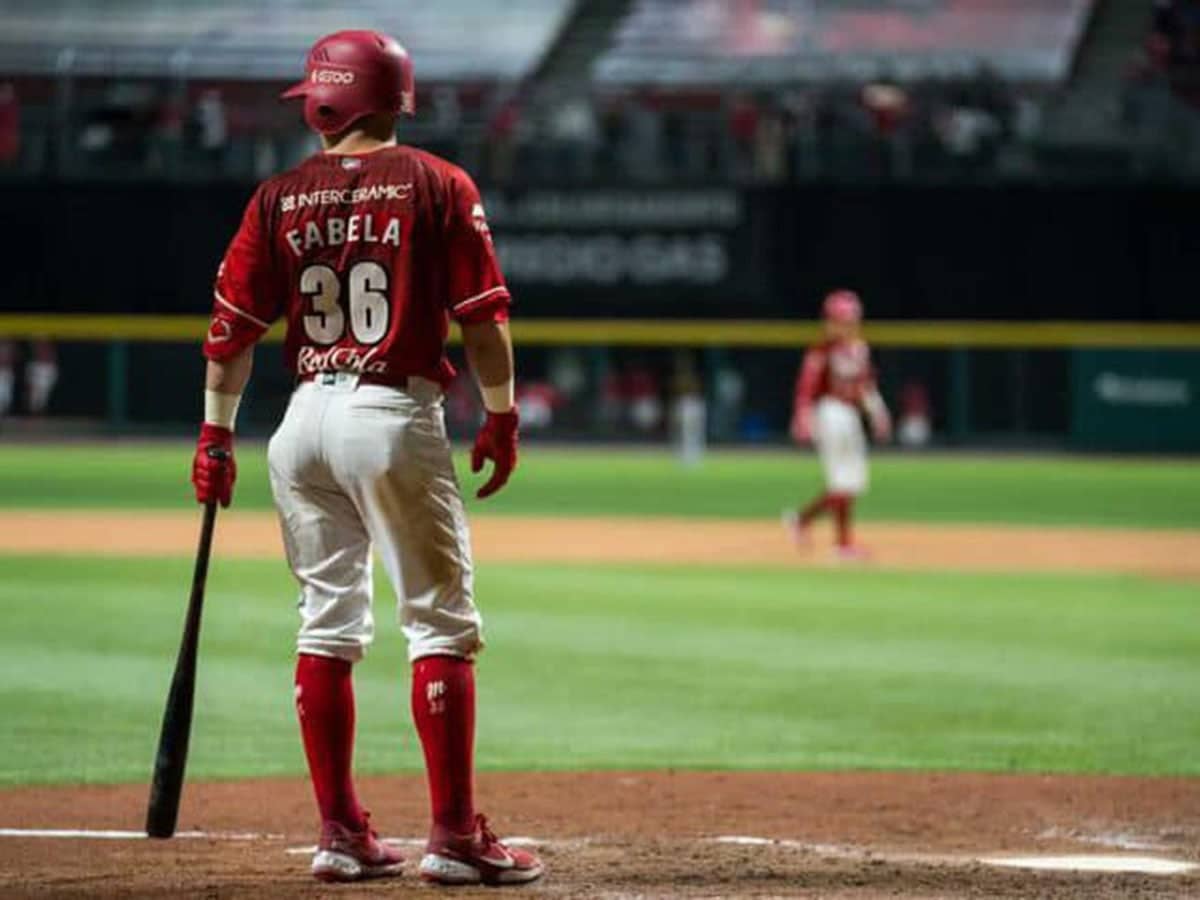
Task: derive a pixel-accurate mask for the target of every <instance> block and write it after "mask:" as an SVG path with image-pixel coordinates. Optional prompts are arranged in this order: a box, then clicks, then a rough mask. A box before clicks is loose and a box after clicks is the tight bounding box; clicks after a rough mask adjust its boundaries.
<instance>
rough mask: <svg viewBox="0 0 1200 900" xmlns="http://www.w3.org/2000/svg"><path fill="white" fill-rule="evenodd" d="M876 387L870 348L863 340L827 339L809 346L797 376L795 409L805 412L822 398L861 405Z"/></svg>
mask: <svg viewBox="0 0 1200 900" xmlns="http://www.w3.org/2000/svg"><path fill="white" fill-rule="evenodd" d="M874 386H875V369H874V367H873V366H872V365H871V348H870V347H869V346H867V342H866V341H864V340H863V339H862V338H851V339H849V340H826V341H822V342H821V343H819V344H816V345H814V346H813V347H810V348H809V350H808V352H807V353H805V354H804V362H803V363H802V364H801V366H800V371H799V373H798V374H797V375H796V406H797V408H798V409H804V408H806V407H808V406H811V405H813V404H814V403H816V402H817V401H818V400H820V399H821V398H822V397H834V398H836V399H838V400H842V401H844V402H846V403H850V404H853V405H854V406H860V405H861V404H862V401H863V398H864V397H866V395H867V393H868V391H870V390H871V389H872V388H873V387H874Z"/></svg>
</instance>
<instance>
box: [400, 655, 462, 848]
mask: <svg viewBox="0 0 1200 900" xmlns="http://www.w3.org/2000/svg"><path fill="white" fill-rule="evenodd" d="M412 712H413V719H414V720H415V721H416V723H417V733H418V734H419V735H420V736H421V746H422V747H423V748H424V750H425V771H426V773H427V775H428V778H429V799H430V802H431V803H432V806H433V821H434V824H435V825H440V826H442V827H443V828H447V829H449V830H450V831H452V832H454V833H455V834H466V833H467V832H469V831H471V830H472V829H473V828H474V827H475V759H474V756H475V667H474V665H473V664H472V663H471V662H470V661H468V660H465V659H461V658H459V657H457V656H426V657H423V658H421V659H418V660H417V661H416V662H415V663H413V680H412Z"/></svg>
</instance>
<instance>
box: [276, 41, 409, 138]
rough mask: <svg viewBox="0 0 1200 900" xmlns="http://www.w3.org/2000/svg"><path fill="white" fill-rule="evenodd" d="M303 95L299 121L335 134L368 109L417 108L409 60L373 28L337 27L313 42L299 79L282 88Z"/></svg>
mask: <svg viewBox="0 0 1200 900" xmlns="http://www.w3.org/2000/svg"><path fill="white" fill-rule="evenodd" d="M281 96H282V98H283V99H285V100H290V99H291V98H293V97H303V98H304V121H305V122H307V123H308V127H309V128H311V129H312V130H313V131H319V132H320V133H321V134H337V133H338V132H339V131H344V130H345V129H346V128H348V127H349V126H350V125H351V124H353V123H354V122H355V121H356V120H358V119H361V118H362V117H363V116H369V115H370V114H371V113H377V112H388V113H393V114H399V113H403V114H404V115H406V116H412V115H415V114H416V111H417V93H416V85H415V83H414V82H413V67H412V60H411V59H410V58H409V56H408V51H407V50H405V49H404V48H403V47H401V46H400V44H399V43H398V42H397V41H396V39H395V38H390V37H388V36H387V35H386V34H381V33H380V32H378V31H337V32H334V33H333V34H328V35H326V36H325V37H323V38H321V39H320V40H319V41H317V42H316V43H315V44H313V47H312V50H310V51H309V53H308V61H307V62H306V63H305V65H304V80H303V81H301V82H300V83H299V84H296V85H293V86H292V87H290V88H288V89H287V90H286V91H284V92H283V94H282V95H281Z"/></svg>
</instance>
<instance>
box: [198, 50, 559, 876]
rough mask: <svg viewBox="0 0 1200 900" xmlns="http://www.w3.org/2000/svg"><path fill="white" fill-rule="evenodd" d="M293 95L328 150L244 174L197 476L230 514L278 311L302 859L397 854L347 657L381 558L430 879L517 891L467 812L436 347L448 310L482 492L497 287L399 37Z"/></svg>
mask: <svg viewBox="0 0 1200 900" xmlns="http://www.w3.org/2000/svg"><path fill="white" fill-rule="evenodd" d="M284 97H286V98H291V97H295V98H299V99H302V100H303V101H304V119H305V121H306V122H307V123H308V125H309V127H310V128H311V129H312V130H313V131H315V132H317V133H318V134H319V135H320V138H321V143H322V147H323V152H320V153H317V154H316V155H315V156H312V157H310V158H309V159H307V160H305V161H304V162H302V163H301V164H300V165H299V166H297V167H296V168H294V169H292V170H290V171H288V172H285V173H283V174H282V175H278V176H276V177H274V178H271V179H269V180H267V181H266V182H264V183H263V184H262V185H260V186H259V188H258V190H257V191H255V193H254V196H253V198H252V199H251V200H250V203H249V205H248V206H247V208H246V213H245V216H244V218H243V219H242V224H241V227H240V228H239V229H238V232H237V234H236V235H235V236H234V238H233V241H232V243H231V244H230V245H229V249H228V251H227V252H226V254H225V259H224V261H223V262H222V263H221V266H220V269H219V271H218V273H217V283H216V288H215V297H214V304H213V311H212V320H211V327H210V329H209V333H208V338H207V340H206V341H205V343H204V353H205V356H207V358H208V369H207V376H206V383H205V387H206V391H205V404H204V409H205V414H204V424H203V426H202V428H201V431H200V440H199V442H198V444H197V448H196V456H195V462H194V465H193V476H192V480H193V483H194V484H195V487H196V499H197V500H199V501H200V502H201V503H211V502H215V501H220V502H221V503H222V504H224V505H228V504H229V501H230V498H231V496H232V493H233V485H234V478H235V475H236V471H237V470H236V468H235V466H234V460H233V429H234V422H235V418H236V415H237V409H238V405H239V403H240V402H241V395H242V392H243V390H244V389H245V387H246V383H247V381H248V379H249V377H250V369H251V365H252V361H253V353H254V345H255V344H256V343H257V342H258V341H259V340H260V339H261V338H262V337H263V335H264V334H266V332H267V329H268V328H269V327H270V325H271V323H272V322H274V321H276V320H277V319H280V318H282V319H284V320H286V322H287V338H286V344H285V357H286V360H287V364H288V366H289V368H290V369H291V370H292V371H293V373H294V374H295V376H296V389H295V392H294V393H293V394H292V398H291V402H290V404H289V406H288V410H287V413H286V414H285V415H284V418H283V422H282V423H281V424H280V426H279V428H278V430H276V432H275V434H274V436H273V437H272V438H271V443H270V445H269V447H268V449H267V461H268V464H269V467H270V475H271V489H272V493H273V494H274V496H275V505H276V508H277V509H278V511H279V520H280V523H281V525H282V529H283V542H284V546H285V548H286V550H287V556H288V564H289V565H290V567H291V569H292V572H293V574H294V575H295V576H296V579H297V581H298V582H299V583H300V587H301V594H300V603H299V609H300V619H301V625H300V633H299V636H298V640H297V650H298V654H297V662H296V678H295V703H296V711H297V713H298V715H299V719H300V733H301V737H302V740H303V743H304V751H305V756H306V757H307V760H308V766H309V774H310V776H311V779H312V784H313V788H314V792H315V794H316V799H317V807H318V809H319V812H320V816H321V822H322V826H321V839H320V843H319V844H318V846H317V852H316V855H315V856H314V857H313V861H312V873H313V875H314V876H316V877H317V878H319V879H322V880H325V881H357V880H359V879H362V878H372V877H382V876H391V875H397V874H399V873H400V870H401V866H402V860H401V857H400V853H399V851H397V850H396V849H395V848H394V847H391V846H389V845H388V844H385V843H384V842H382V841H380V840H378V838H377V837H376V835H375V832H374V831H373V830H372V829H371V826H370V823H369V821H368V815H367V812H366V811H365V810H364V809H363V808H362V806H361V805H360V803H359V800H358V797H357V794H356V792H355V787H354V781H353V777H352V759H353V755H354V731H355V722H354V720H355V709H354V687H353V683H352V679H351V670H352V668H353V666H354V664H355V663H357V662H358V661H359V660H361V659H362V658H363V655H364V654H365V653H366V650H367V648H368V646H369V645H370V644H371V640H372V637H373V635H374V618H373V615H372V611H371V600H372V578H371V564H372V550H374V551H375V552H377V553H378V555H379V557H380V559H381V560H382V561H383V566H384V568H385V569H386V570H387V574H388V576H389V577H390V579H391V582H392V586H393V588H394V589H395V592H396V595H397V599H398V601H399V603H398V610H397V612H398V617H399V620H400V625H401V627H402V629H403V631H404V634H405V637H406V638H407V639H408V651H409V654H408V655H409V660H410V662H411V664H412V695H411V705H412V714H413V718H414V720H415V722H416V726H417V733H418V735H419V736H420V739H421V745H422V747H423V749H424V751H425V765H426V773H427V776H428V783H429V793H430V800H431V806H432V819H433V826H432V828H431V830H430V835H429V842H428V844H427V845H426V848H425V855H424V857H423V858H422V859H421V863H420V874H421V877H422V878H424V879H426V880H428V881H433V882H438V883H442V884H477V883H479V882H484V883H486V884H511V883H517V882H528V881H532V880H534V879H535V878H537V877H538V876H540V875H541V873H542V864H541V862H540V861H539V860H538V858H537V857H536V856H534V855H533V854H532V853H529V852H527V851H524V850H519V849H515V848H509V847H506V846H505V845H504V844H503V843H501V842H500V841H499V840H497V838H496V836H495V835H494V834H493V833H492V831H491V829H490V828H489V827H488V824H487V820H486V819H485V818H484V817H483V816H482V815H479V814H478V812H477V810H476V808H475V801H474V751H475V748H474V741H475V673H474V666H473V661H474V658H475V654H476V653H478V652H479V650H480V649H482V647H483V635H482V631H481V628H482V626H481V622H480V616H479V611H478V609H476V607H475V601H474V576H473V566H472V562H471V546H470V541H469V537H468V534H467V522H466V515H465V511H464V509H463V503H462V498H461V495H460V493H459V486H458V480H457V478H456V477H455V474H454V466H453V464H452V462H451V457H450V444H449V441H448V439H447V436H446V424H445V416H444V413H443V400H442V398H443V393H444V391H445V389H446V388H447V386H448V385H449V384H450V383H451V381H452V380H453V378H454V374H455V373H454V368H453V367H452V366H451V365H450V363H449V361H448V360H447V359H446V354H445V343H446V333H447V329H448V327H449V320H450V319H451V318H453V319H455V320H456V321H457V322H458V323H459V324H460V325H461V326H462V333H463V344H464V347H465V349H466V355H467V359H468V361H469V362H470V364H471V368H472V369H473V370H474V372H475V375H476V378H477V380H478V382H479V388H480V394H481V397H482V400H483V405H484V407H485V408H486V410H487V417H486V419H485V421H484V423H483V425H482V427H481V429H480V432H479V435H478V437H477V438H476V441H475V447H474V451H473V452H472V454H471V465H472V470H473V471H475V472H479V471H480V470H481V469H482V468H483V466H484V464H485V461H487V460H491V461H492V463H493V466H494V468H493V470H492V476H491V478H490V479H489V480H488V482H487V483H486V484H485V485H484V486H483V487H482V488H480V490H479V492H478V494H477V496H479V497H488V496H490V495H491V494H493V493H495V492H496V491H498V490H500V489H501V488H502V487H503V486H504V484H505V482H506V481H507V480H508V477H509V475H510V474H511V472H512V471H513V469H514V467H515V466H516V463H517V408H516V405H515V403H514V379H513V357H512V343H511V341H510V338H509V334H508V306H509V293H508V288H507V287H505V284H504V279H503V277H502V275H501V274H500V268H499V266H498V264H497V262H496V257H495V252H494V250H493V248H492V240H491V234H490V232H489V229H488V224H487V219H486V218H485V216H484V210H483V204H482V202H481V201H480V198H479V192H478V190H477V189H476V187H475V184H474V183H473V182H472V181H471V178H470V177H469V176H468V175H467V173H466V172H464V171H463V170H462V169H460V168H458V167H457V166H454V165H452V164H450V163H448V162H446V161H445V160H442V159H439V158H438V157H435V156H433V155H431V154H429V153H425V152H423V151H421V150H416V149H413V148H411V147H405V146H401V145H398V144H397V143H396V119H397V117H398V116H400V115H407V116H411V115H413V114H414V113H415V105H416V100H415V88H414V84H413V71H412V63H411V62H410V61H409V57H408V54H407V52H406V51H405V50H404V48H403V47H401V46H400V45H399V44H398V43H397V42H396V41H395V40H393V39H392V38H390V37H388V36H386V35H383V34H379V33H377V32H373V31H342V32H338V33H336V34H332V35H329V36H327V37H325V38H322V39H321V40H320V41H318V42H317V44H316V45H315V46H314V47H313V49H312V52H311V53H310V54H309V58H308V65H307V67H306V71H305V79H304V81H302V82H301V83H300V84H298V85H296V86H295V87H293V88H291V89H290V90H289V91H287V92H286V93H285V94H284ZM214 450H215V451H223V453H222V452H217V453H214V452H212V451H214Z"/></svg>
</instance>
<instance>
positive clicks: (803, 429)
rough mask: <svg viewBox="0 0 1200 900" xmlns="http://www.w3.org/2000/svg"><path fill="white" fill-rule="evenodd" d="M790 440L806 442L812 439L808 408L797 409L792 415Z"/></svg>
mask: <svg viewBox="0 0 1200 900" xmlns="http://www.w3.org/2000/svg"><path fill="white" fill-rule="evenodd" d="M791 434H792V440H793V441H795V442H796V443H797V444H807V443H809V442H811V441H812V413H810V412H808V410H798V411H797V412H796V414H795V415H794V416H792V427H791Z"/></svg>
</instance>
